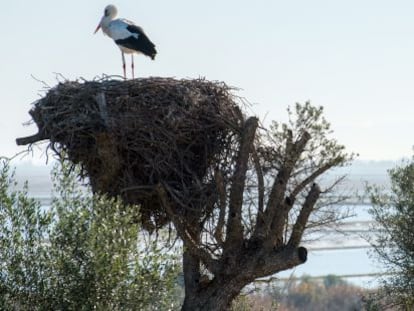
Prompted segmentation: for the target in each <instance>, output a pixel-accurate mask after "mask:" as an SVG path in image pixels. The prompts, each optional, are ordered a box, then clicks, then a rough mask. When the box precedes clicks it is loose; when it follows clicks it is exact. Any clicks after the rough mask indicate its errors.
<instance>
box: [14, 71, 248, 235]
mask: <svg viewBox="0 0 414 311" xmlns="http://www.w3.org/2000/svg"><path fill="white" fill-rule="evenodd" d="M30 114H31V115H32V117H33V120H34V121H35V122H36V124H37V126H38V127H39V133H38V134H36V135H34V136H32V137H28V138H22V139H18V144H27V143H33V142H34V141H38V140H40V139H49V141H50V147H51V148H52V149H53V150H55V151H56V152H57V153H58V154H60V155H63V154H65V155H66V157H67V158H68V159H69V160H70V161H71V162H73V163H77V164H80V165H81V167H82V171H83V173H84V175H85V176H87V177H88V178H89V180H90V183H91V185H92V189H93V190H94V191H95V192H101V193H107V194H109V195H113V196H115V195H121V196H122V197H123V199H124V200H125V202H127V203H133V204H138V205H140V211H141V220H142V223H143V224H144V226H145V227H146V228H147V229H149V230H152V229H154V228H159V227H161V226H163V225H164V224H166V223H167V222H168V217H167V213H166V211H165V210H164V209H163V208H162V207H161V204H160V202H159V200H158V197H157V195H156V194H155V192H154V191H153V189H154V186H155V185H157V184H158V183H163V184H166V185H168V186H169V189H175V190H176V191H177V193H178V192H181V193H182V192H186V193H187V194H190V192H191V191H192V189H193V188H194V185H196V184H198V187H199V184H200V183H203V181H205V179H206V176H207V175H208V174H209V171H211V169H214V167H213V166H214V164H215V163H217V161H218V159H219V158H221V157H223V153H225V152H228V150H229V149H230V148H229V146H230V144H232V141H233V139H234V134H235V133H237V132H238V131H239V130H240V127H241V123H242V122H243V116H242V114H241V112H240V109H239V108H238V106H237V104H236V101H235V99H234V96H233V95H232V94H231V89H230V88H229V87H228V86H226V85H225V84H224V83H219V82H211V81H206V80H203V79H195V80H176V79H172V78H147V79H135V80H129V81H119V80H109V79H105V80H102V81H92V82H82V83H81V82H64V83H60V84H58V85H57V86H56V87H54V88H53V89H50V90H49V91H48V93H47V94H46V96H45V97H44V98H42V99H41V100H39V101H38V102H37V103H36V104H35V105H34V107H33V109H32V110H31V111H30ZM236 136H238V135H236ZM199 199H200V198H199ZM183 205H185V204H183ZM198 206H200V205H198Z"/></svg>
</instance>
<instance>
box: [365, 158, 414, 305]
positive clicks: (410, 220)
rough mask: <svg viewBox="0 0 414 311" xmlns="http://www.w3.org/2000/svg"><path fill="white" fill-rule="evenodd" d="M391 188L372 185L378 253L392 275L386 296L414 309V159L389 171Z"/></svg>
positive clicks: (387, 281) (386, 280)
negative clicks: (386, 188)
mask: <svg viewBox="0 0 414 311" xmlns="http://www.w3.org/2000/svg"><path fill="white" fill-rule="evenodd" d="M389 177H390V182H391V191H390V192H385V191H384V190H383V189H380V188H378V187H375V186H370V187H369V188H368V192H369V194H370V198H371V202H372V209H371V213H372V215H373V216H374V218H375V220H376V222H377V225H376V229H378V230H379V233H378V235H377V237H376V239H375V240H373V241H372V245H373V247H374V256H375V257H376V258H378V259H379V260H380V261H381V262H382V263H383V264H384V265H385V267H386V269H387V271H388V272H389V273H390V275H391V276H387V277H385V278H383V279H382V280H381V281H382V285H383V286H382V296H383V297H382V298H383V299H384V298H386V300H388V302H390V303H392V304H394V305H397V306H399V307H401V308H402V309H404V310H413V309H414V230H413V228H414V158H412V159H411V161H409V162H406V163H404V164H402V165H401V166H399V167H396V168H394V169H391V170H390V171H389Z"/></svg>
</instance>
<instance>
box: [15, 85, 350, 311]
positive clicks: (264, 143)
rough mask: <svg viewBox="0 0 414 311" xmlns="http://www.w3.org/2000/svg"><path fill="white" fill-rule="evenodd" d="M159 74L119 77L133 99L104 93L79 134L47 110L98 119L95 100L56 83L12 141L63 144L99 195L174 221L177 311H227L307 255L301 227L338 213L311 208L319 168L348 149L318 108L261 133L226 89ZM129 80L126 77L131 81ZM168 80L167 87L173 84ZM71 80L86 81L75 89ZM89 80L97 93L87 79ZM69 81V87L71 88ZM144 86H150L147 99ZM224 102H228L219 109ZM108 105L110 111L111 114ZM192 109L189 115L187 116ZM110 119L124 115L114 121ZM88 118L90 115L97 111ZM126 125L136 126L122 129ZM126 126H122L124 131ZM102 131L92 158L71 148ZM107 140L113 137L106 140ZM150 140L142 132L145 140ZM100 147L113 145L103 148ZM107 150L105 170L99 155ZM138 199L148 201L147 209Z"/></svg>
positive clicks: (303, 109) (304, 108)
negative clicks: (31, 122) (27, 129)
mask: <svg viewBox="0 0 414 311" xmlns="http://www.w3.org/2000/svg"><path fill="white" fill-rule="evenodd" d="M134 81H135V80H134ZM167 82H168V81H166V80H160V79H159V80H151V83H152V84H151V85H150V86H151V87H150V86H149V85H147V84H145V85H144V86H139V85H138V84H139V83H143V82H142V81H141V82H140V81H138V82H128V83H129V84H128V87H129V97H130V99H131V98H135V99H131V100H135V101H134V103H133V104H134V105H131V104H130V105H129V106H126V104H125V103H124V102H122V103H123V106H120V105H118V104H117V103H118V102H119V101H120V98H122V100H125V99H124V98H125V96H126V95H125V92H123V93H122V96H123V97H121V95H119V94H118V95H116V96H115V95H112V96H113V97H114V98H115V99H109V100H108V99H107V100H106V101H105V105H106V102H108V103H107V106H108V108H107V111H106V113H105V116H106V117H105V118H104V119H105V120H102V121H101V122H100V125H99V126H98V127H96V126H95V127H93V130H91V122H92V121H91V120H90V119H87V118H86V121H82V122H86V123H85V124H86V125H87V126H86V125H84V126H83V127H82V129H84V130H83V132H82V133H83V134H82V135H79V134H78V132H79V128H80V127H81V126H80V125H79V124H80V123H82V122H80V121H79V118H76V121H77V122H76V123H74V122H72V121H70V122H69V121H68V122H66V119H65V120H64V121H62V119H61V118H59V119H58V120H59V131H57V130H56V129H53V127H52V128H50V125H51V123H53V122H51V121H50V120H53V118H52V117H51V116H50V115H48V116H47V117H45V114H46V113H47V114H50V113H51V112H50V111H55V112H54V114H55V115H59V116H60V115H62V114H64V113H65V114H67V113H68V112H67V111H68V110H71V109H72V110H75V109H80V108H79V107H81V108H82V109H83V110H82V111H84V110H85V109H89V110H88V112H87V113H85V112H82V115H86V116H88V115H92V116H94V115H95V116H96V114H97V113H96V110H98V109H99V106H102V105H96V104H93V103H91V104H87V103H86V101H90V100H92V101H93V98H95V97H93V96H90V94H89V95H88V96H84V97H82V96H80V95H79V92H80V91H79V90H78V89H77V91H76V93H75V95H73V93H70V95H68V94H64V91H65V90H63V89H60V90H58V91H54V93H53V94H54V95H53V94H52V95H51V96H50V98H49V99H51V100H49V102H48V103H47V104H38V105H37V106H36V107H35V109H34V110H32V112H31V114H32V116H34V117H35V118H34V119H36V120H35V121H36V123H37V124H38V125H39V124H40V125H41V126H40V127H39V133H40V134H36V135H34V136H32V137H34V138H33V139H31V138H30V137H29V139H19V140H18V143H20V144H27V143H32V142H35V141H37V140H39V139H38V137H41V138H42V139H44V138H49V139H50V141H51V146H52V148H54V149H55V150H57V152H58V153H59V151H60V149H59V148H56V146H55V145H54V144H56V143H59V144H60V145H59V146H60V148H61V149H68V150H66V151H67V153H66V154H68V155H69V159H70V160H71V161H73V162H80V163H81V164H83V165H84V169H85V171H86V173H85V174H86V175H87V176H89V177H90V178H91V182H92V185H93V186H94V187H95V188H96V189H97V190H98V191H104V192H108V193H112V194H114V195H116V194H125V189H128V191H129V190H131V191H133V192H134V196H133V198H134V200H133V202H134V203H139V204H141V208H143V210H142V213H143V214H144V212H145V213H147V214H148V215H150V216H149V217H148V219H147V220H148V222H147V227H148V228H150V226H149V225H148V223H150V222H151V221H152V222H155V223H157V221H158V223H161V225H165V224H166V223H168V222H171V223H173V224H174V227H175V229H176V231H177V233H178V236H179V237H180V238H181V240H182V241H183V245H184V251H183V272H184V280H185V300H184V304H183V306H182V310H191V311H194V310H209V311H211V310H213V311H214V310H227V309H228V308H229V307H230V304H231V302H232V300H233V299H234V298H235V297H236V296H237V295H238V294H239V293H240V291H241V290H242V289H243V287H245V286H246V285H247V284H249V283H251V282H253V281H254V280H255V279H257V278H261V277H266V276H269V275H273V274H275V273H278V272H280V271H283V270H286V269H290V268H293V267H295V266H297V265H300V264H302V263H304V262H305V261H306V260H307V250H306V248H304V247H302V246H300V243H301V240H302V237H303V234H304V232H305V230H306V229H307V228H309V227H312V228H315V227H317V226H321V225H326V224H327V223H330V222H332V221H335V220H336V218H337V215H335V213H334V212H333V211H332V210H329V208H324V207H320V206H318V205H317V202H318V201H320V199H321V197H322V196H323V195H324V194H326V193H327V192H328V191H329V190H331V187H328V188H327V189H321V187H320V186H319V184H318V181H319V178H320V177H321V176H322V175H324V173H326V172H327V171H328V170H330V169H332V168H334V167H336V166H342V165H344V164H346V163H347V162H348V161H349V160H351V158H352V155H348V154H346V153H345V151H344V147H343V146H342V145H339V144H338V143H337V142H336V140H334V139H332V138H331V137H330V135H331V130H330V125H329V123H328V122H326V120H325V119H324V117H323V109H322V107H314V106H312V105H310V104H309V103H306V104H304V105H300V104H296V105H295V107H294V109H293V110H288V113H289V121H288V122H287V123H286V124H284V123H283V124H279V123H276V122H274V123H273V124H272V126H271V129H270V130H266V129H264V128H261V127H260V124H259V121H258V119H257V118H256V117H249V118H246V117H244V116H243V115H242V114H241V113H240V110H239V109H238V107H237V105H234V102H233V97H232V96H230V95H229V94H228V93H227V92H228V88H227V87H226V86H225V85H220V86H219V87H218V86H217V85H210V84H209V85H207V86H208V87H207V86H206V82H205V81H204V82H202V81H201V82H200V81H198V82H194V81H192V82H191V83H189V82H188V81H179V83H177V82H176V81H175V82H174V83H172V82H171V81H169V82H168V83H167ZM111 83H112V84H110V85H105V88H104V90H105V92H106V94H107V95H106V96H107V97H108V94H113V93H115V90H111V87H112V86H113V82H111ZM119 83H120V84H121V82H119ZM125 83H127V82H125ZM132 83H135V85H134V86H131V84H132ZM169 83H171V85H172V84H173V87H172V88H170V86H171V85H170V84H169ZM153 84H156V87H154V85H153ZM117 85H118V84H117ZM80 87H83V88H85V86H84V85H83V86H76V88H80ZM117 87H119V86H117ZM123 87H124V86H123ZM132 87H136V88H140V89H139V92H138V91H136V92H135V91H134V92H135V93H136V94H138V95H136V96H137V97H139V100H138V99H136V98H137V97H132V95H131V92H133V91H131V88H132ZM90 88H92V89H93V91H94V92H98V90H96V86H95V85H93V87H90ZM101 88H102V87H101ZM73 89H74V86H73V85H70V88H69V90H73ZM148 89H151V90H152V89H155V90H156V91H155V92H153V91H151V92H153V93H151V96H148V92H149V91H148ZM173 90H174V91H173ZM71 92H72V91H71ZM174 92H175V93H177V94H178V95H179V96H178V95H174V96H175V97H174V100H175V101H176V102H177V103H178V104H176V105H172V104H171V102H173V101H174V100H173V99H172V98H171V94H172V93H174ZM135 93H134V94H135ZM175 93H174V94H175ZM165 94H168V96H169V97H168V102H169V103H170V104H169V105H170V106H168V107H170V108H169V109H170V110H168V111H164V112H162V113H161V112H160V111H161V110H160V109H161V108H162V109H164V107H166V106H165V105H166V104H162V105H164V106H162V105H161V104H159V103H164V102H166V101H167V99H166V98H167V95H165ZM183 94H184V95H183ZM223 94H224V95H223ZM64 95H65V96H64ZM56 97H58V98H59V100H56ZM155 97H156V99H154V98H155ZM68 98H75V99H76V101H73V102H74V103H75V104H76V105H75V104H73V105H72V106H70V107H71V108H68V107H69V103H68V104H65V105H64V107H65V109H66V110H65V111H64V113H57V112H56V111H57V110H59V109H62V108H61V107H62V105H63V103H62V102H63V101H65V100H67V99H68ZM80 98H83V100H84V101H85V103H82V105H79V100H80ZM148 98H151V101H152V102H151V103H152V104H153V105H155V104H158V105H160V106H158V108H160V109H159V110H157V111H156V110H154V107H153V106H151V105H148V107H150V108H148V107H147V106H146V104H145V103H142V102H141V101H145V100H148ZM218 99H220V100H218ZM230 99H231V100H230ZM223 100H224V101H227V100H229V101H228V102H227V103H226V105H222V102H223ZM111 101H112V103H111ZM56 103H59V105H57V104H56ZM101 103H102V101H101ZM183 103H185V105H187V103H190V104H191V105H190V107H188V106H185V105H184V104H183ZM115 104H117V105H118V106H116V107H118V108H117V109H118V110H117V111H114V109H115V108H114V107H115ZM42 105H43V106H42ZM48 105H49V106H48ZM45 106H47V109H46V108H45ZM85 107H88V108H85ZM119 107H121V108H119ZM126 107H133V109H138V108H137V107H144V108H142V109H141V108H139V109H141V110H140V112H139V113H136V114H135V117H134V118H131V109H132V108H126ZM171 107H172V108H171ZM223 107H225V109H224V108H223ZM196 108H197V109H198V110H197V109H196ZM230 108H231V109H230ZM125 109H130V111H129V112H128V118H126V117H125V118H124V117H123V115H122V114H123V113H124V111H125ZM101 110H102V109H101ZM134 111H135V110H134ZM148 111H149V112H151V118H149V114H148V116H147V115H145V116H144V117H142V115H143V114H145V113H146V112H148ZM171 111H173V113H172V112H171ZM189 111H193V112H191V113H192V115H191V116H190V113H189ZM223 111H226V113H223ZM229 111H230V112H229ZM73 114H74V112H71V115H73ZM157 114H158V115H160V116H158V115H157ZM77 115H79V111H78V112H77ZM108 115H109V116H116V120H121V121H123V122H117V123H116V126H115V125H114V120H112V121H111V120H110V119H108ZM171 115H174V117H173V118H172V117H171ZM229 116H230V117H229ZM129 120H133V122H130V121H129ZM161 120H162V121H161ZM188 120H191V122H192V123H188V122H189V121H188ZM65 122H66V123H65ZM93 122H95V123H96V122H97V121H96V118H95V119H93ZM125 122H130V123H125ZM140 122H141V123H140ZM203 122H204V123H203ZM159 123H162V127H160V126H159ZM82 124H83V123H82ZM137 124H138V125H137ZM201 124H203V127H201ZM65 126H67V127H66V130H65ZM132 126H135V127H136V128H132V130H131V127H132ZM62 127H63V129H62ZM126 127H130V128H129V129H128V132H126V131H125V128H126ZM73 128H76V131H74V130H73ZM96 128H98V129H99V131H98V130H96ZM102 128H104V130H103V129H102ZM85 131H86V132H87V134H85ZM97 131H98V133H99V135H98V134H97ZM57 132H59V135H60V136H58V135H57V134H55V133H57ZM67 132H69V133H67ZM91 132H92V133H91ZM102 132H105V136H104V138H105V144H101V145H100V147H99V146H98V147H99V148H98V147H97V148H96V150H97V151H96V152H95V153H94V154H93V155H91V152H90V149H88V153H85V150H84V149H82V148H84V147H82V148H79V146H81V145H82V146H86V145H87V147H88V148H90V146H91V145H92V143H91V140H90V137H96V139H95V141H93V143H95V144H99V142H101V141H102V137H103V135H102ZM62 133H63V134H64V135H63V134H62ZM74 133H75V134H74ZM131 133H132V134H131ZM74 137H75V138H76V137H87V138H88V139H89V140H87V144H85V143H84V142H83V141H81V140H80V139H79V140H77V141H76V143H74ZM107 137H110V138H111V140H110V142H109V143H108V141H107V140H108V139H107ZM126 137H127V138H126ZM148 137H151V140H150V141H149V142H147V140H148V139H149V138H148ZM82 139H84V138H82ZM130 141H134V144H131V143H130ZM218 141H219V142H220V147H219V148H218V147H217V145H218V143H217V142H218ZM137 142H139V143H137ZM211 142H214V144H213V145H214V148H213V147H211V146H213V145H212V144H210V143H211ZM102 146H104V147H105V148H106V149H105V151H107V150H109V151H110V152H103V151H102V150H103V147H102ZM161 147H162V148H161ZM79 149H82V152H81V153H80V152H79ZM93 150H95V149H93ZM205 150H207V151H205ZM108 154H109V156H110V157H109V156H108V158H106V159H107V160H108V159H111V163H112V164H111V166H110V167H109V166H108V165H107V166H105V165H104V164H105V163H106V162H105V161H103V160H102V159H104V160H105V158H103V157H104V156H105V155H108ZM189 155H191V156H189ZM85 157H88V158H85ZM154 158H157V159H158V160H157V161H154ZM137 159H138V160H137ZM189 159H190V160H189ZM98 160H99V161H98ZM128 161H129V162H128ZM96 163H99V169H97V167H96V166H97V164H96ZM113 163H115V164H113ZM125 163H126V164H125ZM148 167H151V169H150V170H149V169H148ZM105 172H106V175H104V177H105V178H102V176H101V175H102V174H104V173H105ZM108 172H109V173H110V175H108ZM167 172H168V173H167ZM100 174H101V175H100ZM96 176H98V177H99V178H98V177H96ZM108 176H109V177H108ZM95 177H96V178H95ZM144 177H145V178H146V179H144ZM102 180H105V183H103V182H102ZM108 180H109V181H111V182H110V183H109V182H108ZM115 180H116V181H115ZM137 180H139V182H138V181H137ZM121 181H125V182H123V183H122V182H121ZM102 185H104V186H102ZM108 185H110V186H108ZM144 190H145V191H144ZM143 192H145V198H146V199H145V200H144V199H143V197H144V196H143V195H142V193H143ZM124 198H125V200H127V201H129V202H131V196H127V195H124ZM148 198H150V199H148ZM148 200H150V201H148ZM148 202H150V203H151V204H149V205H148ZM146 206H150V208H149V209H145V208H146ZM155 211H156V213H155ZM151 213H152V214H151ZM147 214H146V215H147ZM143 218H145V217H143Z"/></svg>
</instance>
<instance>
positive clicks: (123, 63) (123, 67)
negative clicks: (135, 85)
mask: <svg viewBox="0 0 414 311" xmlns="http://www.w3.org/2000/svg"><path fill="white" fill-rule="evenodd" d="M121 53H122V69H123V70H124V79H125V80H126V67H125V55H124V52H121Z"/></svg>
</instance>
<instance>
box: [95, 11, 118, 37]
mask: <svg viewBox="0 0 414 311" xmlns="http://www.w3.org/2000/svg"><path fill="white" fill-rule="evenodd" d="M117 14H118V10H117V9H116V6H115V5H113V4H109V5H107V6H106V7H105V10H104V15H103V16H102V18H101V21H100V22H99V24H98V27H96V29H95V32H94V33H97V32H98V30H99V29H100V28H101V27H102V24H103V23H108V22H110V21H111V20H113V19H114V18H115V16H116V15H117Z"/></svg>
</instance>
